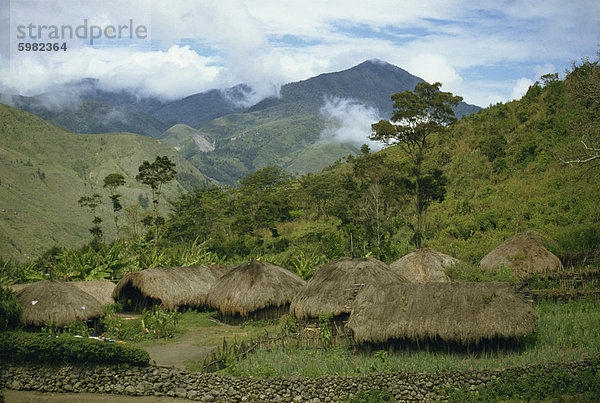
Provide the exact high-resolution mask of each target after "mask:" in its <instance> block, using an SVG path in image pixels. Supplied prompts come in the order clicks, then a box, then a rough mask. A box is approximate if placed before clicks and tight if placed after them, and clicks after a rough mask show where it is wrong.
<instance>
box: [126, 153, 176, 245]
mask: <svg viewBox="0 0 600 403" xmlns="http://www.w3.org/2000/svg"><path fill="white" fill-rule="evenodd" d="M138 171H139V173H138V174H137V175H136V177H135V179H136V180H137V181H138V182H142V183H143V184H145V185H148V186H150V189H151V191H152V223H153V225H154V240H155V242H158V230H159V227H160V224H161V223H164V218H163V217H162V216H159V213H158V201H159V198H160V195H161V193H162V187H163V185H164V184H166V183H168V182H170V181H171V180H173V178H175V175H176V174H177V171H176V170H175V163H174V162H173V161H171V160H170V159H169V157H167V156H166V155H164V156H162V157H160V156H157V157H156V160H155V161H154V162H152V163H150V162H148V161H144V162H142V165H140V166H139V168H138Z"/></svg>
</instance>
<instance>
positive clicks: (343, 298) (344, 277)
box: [290, 257, 406, 319]
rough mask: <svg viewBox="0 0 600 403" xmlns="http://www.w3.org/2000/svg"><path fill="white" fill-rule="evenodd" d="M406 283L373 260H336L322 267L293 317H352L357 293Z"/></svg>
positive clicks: (300, 297) (295, 302) (303, 292)
mask: <svg viewBox="0 0 600 403" xmlns="http://www.w3.org/2000/svg"><path fill="white" fill-rule="evenodd" d="M403 281H406V279H405V278H402V277H401V276H399V275H398V274H397V273H395V272H393V271H392V270H390V268H389V266H388V265H386V264H385V263H383V262H381V261H379V260H377V259H373V258H362V259H351V258H348V257H343V258H339V259H335V260H333V261H331V262H329V263H327V264H325V265H324V266H323V267H321V268H320V269H319V270H317V272H316V273H315V274H314V276H313V277H312V278H311V279H310V280H309V282H308V284H307V285H306V287H305V288H304V289H303V290H301V291H300V292H299V293H298V295H296V297H295V298H294V300H293V301H292V305H291V306H290V313H291V314H292V315H294V316H295V317H296V318H298V319H308V318H317V317H319V316H320V315H322V314H327V313H332V314H333V315H334V316H338V315H341V314H344V313H349V312H350V309H351V304H352V300H353V298H354V296H355V295H356V291H357V290H358V289H359V288H360V287H362V286H363V285H366V284H370V283H379V282H385V283H389V282H403Z"/></svg>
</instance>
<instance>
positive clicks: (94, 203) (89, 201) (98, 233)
mask: <svg viewBox="0 0 600 403" xmlns="http://www.w3.org/2000/svg"><path fill="white" fill-rule="evenodd" d="M101 201H102V196H100V195H99V194H98V193H94V194H93V195H91V196H81V197H80V198H79V200H78V203H79V205H80V206H81V207H87V208H89V209H90V211H91V213H92V216H93V217H94V218H93V219H92V224H93V226H92V228H90V233H91V234H92V236H93V237H94V241H97V242H101V241H102V228H100V224H101V223H102V218H100V217H98V215H97V214H96V208H97V207H98V206H99V205H100V202H101Z"/></svg>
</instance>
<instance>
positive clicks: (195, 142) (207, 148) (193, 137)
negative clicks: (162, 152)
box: [160, 124, 215, 156]
mask: <svg viewBox="0 0 600 403" xmlns="http://www.w3.org/2000/svg"><path fill="white" fill-rule="evenodd" d="M160 139H161V140H163V141H164V142H166V143H168V144H170V145H172V146H173V147H174V148H175V149H176V150H177V151H179V152H181V154H183V155H184V156H185V155H187V154H190V153H191V154H195V153H197V152H203V153H206V152H211V151H214V150H215V146H214V145H213V143H212V141H211V140H210V139H208V138H206V137H205V136H204V135H202V133H201V132H200V131H198V130H196V129H194V128H192V127H189V126H188V125H184V124H176V125H174V126H173V127H171V128H170V129H169V130H167V131H165V132H164V133H163V134H162V135H161V136H160Z"/></svg>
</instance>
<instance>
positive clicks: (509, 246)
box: [479, 231, 563, 280]
mask: <svg viewBox="0 0 600 403" xmlns="http://www.w3.org/2000/svg"><path fill="white" fill-rule="evenodd" d="M546 242H547V241H546V240H545V239H544V238H543V237H541V236H540V235H539V234H537V233H535V232H533V231H528V232H525V233H523V234H520V235H517V236H514V237H512V238H510V239H509V240H507V241H505V242H503V243H502V244H500V245H499V246H498V247H497V248H496V249H494V250H493V251H491V252H490V253H488V254H487V255H486V256H485V257H484V258H483V259H481V262H480V263H479V265H480V266H481V268H482V269H483V270H486V271H488V272H490V273H495V272H496V270H497V269H498V268H499V267H501V266H506V267H510V268H512V269H513V271H514V274H515V276H516V277H517V278H518V279H519V280H526V279H528V278H530V277H531V276H532V275H534V274H549V273H554V272H557V271H560V270H562V268H563V266H562V263H561V262H560V260H559V259H558V257H556V256H555V255H553V254H552V253H550V252H549V251H548V250H547V249H546V248H545V247H544V244H545V243H546Z"/></svg>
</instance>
